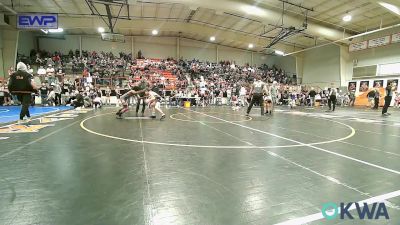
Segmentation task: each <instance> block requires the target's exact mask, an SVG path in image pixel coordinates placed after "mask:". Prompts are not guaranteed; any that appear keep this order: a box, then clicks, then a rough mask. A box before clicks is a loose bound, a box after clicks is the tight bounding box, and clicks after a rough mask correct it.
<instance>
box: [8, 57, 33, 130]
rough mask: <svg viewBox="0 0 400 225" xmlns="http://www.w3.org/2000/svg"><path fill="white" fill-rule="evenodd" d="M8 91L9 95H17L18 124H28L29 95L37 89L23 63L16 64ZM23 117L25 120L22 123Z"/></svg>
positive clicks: (30, 98)
mask: <svg viewBox="0 0 400 225" xmlns="http://www.w3.org/2000/svg"><path fill="white" fill-rule="evenodd" d="M8 89H9V91H10V93H12V94H15V95H17V98H18V101H20V102H21V104H22V107H21V112H20V114H19V121H18V122H19V123H23V122H30V118H31V115H30V113H29V105H30V104H31V100H32V97H31V94H32V93H34V92H35V90H36V89H37V88H36V86H35V84H34V82H33V80H32V75H31V74H29V73H28V72H27V67H26V65H25V63H23V62H19V63H18V64H17V71H16V72H14V73H12V74H11V76H10V80H9V82H8ZM25 116H26V117H27V120H25V121H23V119H24V117H25Z"/></svg>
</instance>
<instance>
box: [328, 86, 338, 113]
mask: <svg viewBox="0 0 400 225" xmlns="http://www.w3.org/2000/svg"><path fill="white" fill-rule="evenodd" d="M336 95H337V90H336V88H334V87H332V88H330V90H329V95H328V107H329V111H330V110H332V112H334V111H335V108H336V100H337V96H336Z"/></svg>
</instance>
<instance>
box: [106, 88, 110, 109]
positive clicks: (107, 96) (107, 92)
mask: <svg viewBox="0 0 400 225" xmlns="http://www.w3.org/2000/svg"><path fill="white" fill-rule="evenodd" d="M105 94H106V102H105V104H106V105H111V89H110V87H109V86H107V88H106V90H105Z"/></svg>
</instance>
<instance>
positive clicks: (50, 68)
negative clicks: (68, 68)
mask: <svg viewBox="0 0 400 225" xmlns="http://www.w3.org/2000/svg"><path fill="white" fill-rule="evenodd" d="M54 72H55V71H54V68H53V66H52V65H51V64H49V66H48V67H47V69H46V74H47V75H49V76H52V75H54Z"/></svg>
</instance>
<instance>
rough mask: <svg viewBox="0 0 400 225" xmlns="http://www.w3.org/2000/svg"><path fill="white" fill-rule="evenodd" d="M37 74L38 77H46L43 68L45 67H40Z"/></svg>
mask: <svg viewBox="0 0 400 225" xmlns="http://www.w3.org/2000/svg"><path fill="white" fill-rule="evenodd" d="M37 74H38V75H46V70H45V69H44V68H43V66H40V67H39V69H38V71H37Z"/></svg>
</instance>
